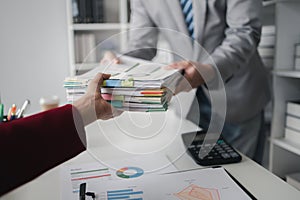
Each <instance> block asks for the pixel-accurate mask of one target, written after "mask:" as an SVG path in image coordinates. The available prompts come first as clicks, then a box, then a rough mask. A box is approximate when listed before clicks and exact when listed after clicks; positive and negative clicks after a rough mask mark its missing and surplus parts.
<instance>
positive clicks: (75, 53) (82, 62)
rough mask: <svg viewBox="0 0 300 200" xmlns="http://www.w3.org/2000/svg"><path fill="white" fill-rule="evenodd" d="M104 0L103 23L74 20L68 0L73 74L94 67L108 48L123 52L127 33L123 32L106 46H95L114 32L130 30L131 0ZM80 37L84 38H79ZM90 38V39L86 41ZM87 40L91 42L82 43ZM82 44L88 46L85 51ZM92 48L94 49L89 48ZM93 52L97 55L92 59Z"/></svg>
mask: <svg viewBox="0 0 300 200" xmlns="http://www.w3.org/2000/svg"><path fill="white" fill-rule="evenodd" d="M103 1H104V22H103V23H73V7H72V0H66V4H67V6H66V7H67V20H68V23H67V24H68V49H69V63H70V75H71V76H73V75H76V74H81V73H84V72H86V71H88V70H90V69H92V68H93V67H94V66H95V65H96V63H97V62H99V61H100V59H101V57H102V55H103V53H104V51H105V50H113V51H119V52H120V51H122V50H124V49H125V47H126V42H127V34H120V36H116V37H115V39H114V40H111V41H109V42H106V43H108V44H106V45H105V46H103V48H102V47H101V49H100V48H96V47H97V45H98V44H99V43H101V42H103V41H105V40H106V39H108V38H110V37H111V36H113V35H115V34H119V33H121V32H124V31H126V30H128V27H129V24H128V13H129V6H128V0H114V1H110V0H103ZM80 37H82V38H81V39H78V38H80ZM83 37H85V38H83ZM87 39H89V40H88V41H87ZM78 40H82V41H84V42H82V41H81V42H78ZM84 43H87V44H89V46H88V47H82V46H83V45H84ZM78 44H79V45H78ZM80 44H82V45H80ZM83 48H87V49H88V50H85V52H84V53H82V51H83V50H82V49H83ZM90 49H93V50H92V51H90ZM79 52H81V53H79ZM90 52H91V53H90ZM89 53H90V54H89ZM93 53H94V54H95V55H94V57H93V58H92V59H90V58H91V57H92V56H91V54H93ZM78 57H80V58H78Z"/></svg>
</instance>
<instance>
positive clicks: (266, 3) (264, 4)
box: [263, 0, 276, 7]
mask: <svg viewBox="0 0 300 200" xmlns="http://www.w3.org/2000/svg"><path fill="white" fill-rule="evenodd" d="M275 4H276V0H270V1H263V6H264V7H267V6H272V5H275Z"/></svg>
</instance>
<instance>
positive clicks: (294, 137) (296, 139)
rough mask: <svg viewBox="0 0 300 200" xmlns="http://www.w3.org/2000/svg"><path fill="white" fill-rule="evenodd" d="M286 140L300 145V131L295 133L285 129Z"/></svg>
mask: <svg viewBox="0 0 300 200" xmlns="http://www.w3.org/2000/svg"><path fill="white" fill-rule="evenodd" d="M284 138H285V139H286V140H288V141H290V142H292V143H296V144H299V145H300V131H295V130H292V129H290V128H287V127H286V128H285V132H284Z"/></svg>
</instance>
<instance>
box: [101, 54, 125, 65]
mask: <svg viewBox="0 0 300 200" xmlns="http://www.w3.org/2000/svg"><path fill="white" fill-rule="evenodd" d="M100 63H101V64H110V63H113V64H120V63H121V61H120V59H119V58H117V56H116V55H115V54H114V53H113V52H111V51H107V52H105V53H104V56H103V58H102V60H101V61H100Z"/></svg>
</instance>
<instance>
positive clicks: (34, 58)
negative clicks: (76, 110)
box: [0, 0, 69, 113]
mask: <svg viewBox="0 0 300 200" xmlns="http://www.w3.org/2000/svg"><path fill="white" fill-rule="evenodd" d="M67 45H68V40H67V15H66V2H65V1H64V0H50V1H49V0H26V1H22V0H1V1H0V93H1V98H2V102H3V103H5V105H6V109H5V110H6V111H7V107H8V106H9V105H11V104H12V103H17V104H18V105H21V104H22V102H23V101H24V100H25V99H27V98H28V99H30V100H31V102H32V105H31V107H30V110H29V112H31V113H33V112H37V111H39V109H40V108H39V104H38V101H39V98H40V97H41V96H46V95H58V96H59V97H60V99H61V102H62V103H64V102H65V91H64V88H63V86H62V85H63V80H64V78H65V77H66V76H67V75H68V74H69V67H68V66H69V63H68V49H67V48H68V46H67Z"/></svg>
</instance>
